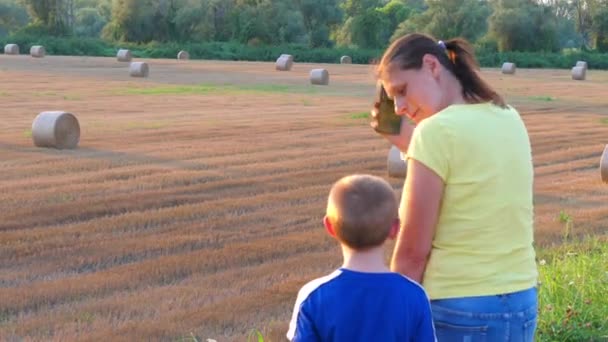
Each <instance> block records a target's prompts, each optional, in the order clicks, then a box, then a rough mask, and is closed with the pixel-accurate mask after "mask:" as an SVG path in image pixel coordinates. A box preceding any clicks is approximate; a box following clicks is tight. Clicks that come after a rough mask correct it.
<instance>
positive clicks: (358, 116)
mask: <svg viewBox="0 0 608 342" xmlns="http://www.w3.org/2000/svg"><path fill="white" fill-rule="evenodd" d="M349 118H351V119H355V120H361V119H369V112H359V113H353V114H350V115H349Z"/></svg>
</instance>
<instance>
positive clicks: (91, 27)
mask: <svg viewBox="0 0 608 342" xmlns="http://www.w3.org/2000/svg"><path fill="white" fill-rule="evenodd" d="M106 24H107V21H106V20H105V18H104V17H103V16H102V15H101V14H100V13H99V10H98V9H97V8H91V7H85V8H80V9H78V10H76V17H75V21H74V33H75V34H76V35H78V36H86V37H99V34H100V33H101V30H102V29H103V27H104V26H105V25H106Z"/></svg>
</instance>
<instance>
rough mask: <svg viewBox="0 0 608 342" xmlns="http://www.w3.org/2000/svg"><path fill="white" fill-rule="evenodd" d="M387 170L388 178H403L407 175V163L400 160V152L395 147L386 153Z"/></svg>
mask: <svg viewBox="0 0 608 342" xmlns="http://www.w3.org/2000/svg"><path fill="white" fill-rule="evenodd" d="M387 169H388V176H389V177H394V178H405V175H406V174H407V161H405V160H403V159H402V158H401V151H399V149H398V148H397V147H395V145H393V146H391V149H390V150H389V151H388V158H387Z"/></svg>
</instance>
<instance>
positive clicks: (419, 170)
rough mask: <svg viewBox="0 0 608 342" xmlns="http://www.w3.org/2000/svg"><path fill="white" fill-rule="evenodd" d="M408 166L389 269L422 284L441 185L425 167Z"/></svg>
mask: <svg viewBox="0 0 608 342" xmlns="http://www.w3.org/2000/svg"><path fill="white" fill-rule="evenodd" d="M407 163H408V164H407V177H406V179H405V186H404V189H403V193H402V194H401V205H400V207H399V216H400V218H401V229H400V231H399V235H398V237H397V242H396V244H395V251H394V252H393V258H392V261H391V270H392V271H394V272H399V273H401V274H404V275H406V276H408V277H409V278H411V279H413V280H415V281H417V282H419V283H421V282H422V277H423V274H424V270H425V269H426V263H427V261H428V258H429V255H430V253H431V245H432V242H433V236H434V235H435V226H436V225H437V219H438V217H439V210H440V209H441V200H442V198H443V188H444V182H443V179H441V177H439V176H438V175H437V174H436V173H435V172H434V171H432V170H431V169H429V168H428V167H426V166H425V165H424V164H422V163H420V162H418V161H416V160H414V159H411V158H410V159H408V161H407Z"/></svg>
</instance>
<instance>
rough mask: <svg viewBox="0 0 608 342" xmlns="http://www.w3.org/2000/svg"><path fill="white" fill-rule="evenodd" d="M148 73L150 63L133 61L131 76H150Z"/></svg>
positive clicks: (130, 67) (130, 69) (130, 70)
mask: <svg viewBox="0 0 608 342" xmlns="http://www.w3.org/2000/svg"><path fill="white" fill-rule="evenodd" d="M148 74H150V68H149V67H148V63H145V62H132V63H131V65H129V75H131V77H148Z"/></svg>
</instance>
